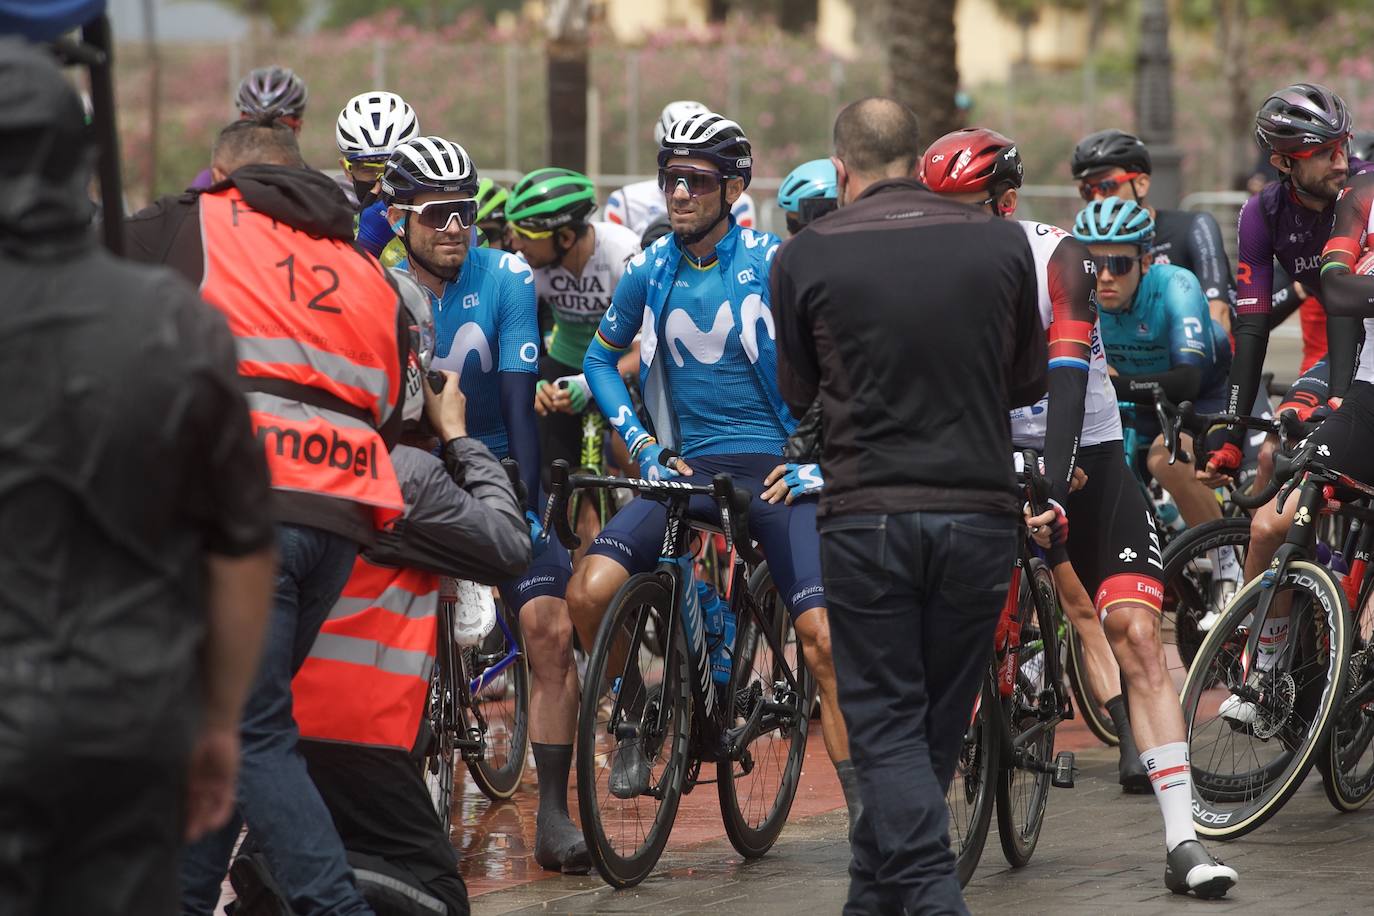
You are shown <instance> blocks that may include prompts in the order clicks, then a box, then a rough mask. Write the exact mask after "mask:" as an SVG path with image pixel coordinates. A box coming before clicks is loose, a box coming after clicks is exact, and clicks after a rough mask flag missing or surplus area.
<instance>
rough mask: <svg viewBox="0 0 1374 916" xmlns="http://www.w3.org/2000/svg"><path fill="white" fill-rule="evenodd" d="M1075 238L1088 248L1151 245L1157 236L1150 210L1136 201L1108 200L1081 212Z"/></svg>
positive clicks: (1106, 198) (1074, 225)
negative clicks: (1108, 245) (1114, 245)
mask: <svg viewBox="0 0 1374 916" xmlns="http://www.w3.org/2000/svg"><path fill="white" fill-rule="evenodd" d="M1073 237H1074V238H1076V239H1078V240H1079V241H1080V242H1083V243H1084V244H1086V245H1095V244H1104V245H1106V244H1122V245H1141V246H1143V245H1148V244H1149V243H1150V240H1151V239H1153V238H1154V237H1155V221H1154V219H1153V217H1151V216H1150V211H1149V210H1146V209H1145V208H1144V207H1142V206H1141V205H1140V204H1138V203H1136V202H1135V201H1133V200H1122V199H1121V198H1119V197H1104V198H1102V199H1101V200H1095V201H1093V202H1092V203H1090V204H1088V205H1087V206H1086V207H1084V208H1083V209H1082V210H1079V211H1078V216H1077V217H1075V218H1074V221H1073Z"/></svg>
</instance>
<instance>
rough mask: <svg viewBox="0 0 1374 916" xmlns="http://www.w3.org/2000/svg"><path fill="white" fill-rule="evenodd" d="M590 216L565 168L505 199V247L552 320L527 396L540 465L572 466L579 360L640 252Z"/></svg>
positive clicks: (589, 197) (580, 398)
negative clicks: (530, 275) (537, 431)
mask: <svg viewBox="0 0 1374 916" xmlns="http://www.w3.org/2000/svg"><path fill="white" fill-rule="evenodd" d="M595 211H596V187H595V186H594V185H593V184H592V181H591V179H590V178H588V177H587V176H586V175H583V174H582V173H580V172H574V171H572V170H571V169H558V168H545V169H538V170H536V171H533V172H530V173H529V174H528V175H526V176H525V177H524V178H521V179H520V180H519V181H517V182H516V183H515V186H514V187H512V188H511V190H510V196H509V198H508V199H507V200H506V221H507V224H508V229H509V232H508V235H507V238H508V239H509V240H510V246H511V250H512V251H515V252H518V253H520V254H522V255H524V257H525V260H526V261H528V262H529V265H530V267H532V268H533V269H534V282H535V289H536V290H537V293H538V296H539V305H540V310H541V312H542V311H544V310H545V309H547V310H548V311H549V313H550V314H551V316H552V319H553V332H552V334H551V335H550V336H549V337H548V338H547V346H546V352H545V353H544V355H543V356H541V357H540V362H539V379H540V380H539V382H538V386H537V388H536V389H535V396H534V409H535V411H536V412H537V413H538V414H539V415H540V417H541V418H542V419H541V439H542V442H541V447H542V449H543V452H542V454H543V456H544V462H545V464H548V463H549V462H551V461H553V460H554V459H556V458H564V459H567V461H568V463H569V464H572V465H576V464H577V460H578V456H579V453H580V450H581V441H582V424H581V421H580V420H579V419H578V417H577V414H579V413H581V412H582V410H583V409H584V408H585V407H586V406H587V402H588V400H589V394H590V392H589V391H588V389H587V384H586V381H585V380H584V379H583V377H582V357H583V356H585V355H586V353H587V345H588V344H589V343H591V339H592V336H593V335H595V334H596V329H597V326H598V325H599V324H600V323H601V316H602V315H604V314H605V313H606V310H607V309H609V308H610V307H611V297H612V295H614V294H615V287H616V284H617V283H619V282H620V277H621V275H622V274H624V272H625V265H626V263H628V262H629V260H630V258H632V257H634V256H635V255H636V254H638V253H639V250H640V248H639V236H637V235H635V233H634V232H632V231H630V230H629V229H626V228H625V227H624V226H617V225H616V224H614V223H608V222H601V221H595V222H593V221H591V215H592V214H593V213H594V212H595ZM479 219H480V217H479ZM560 382H561V383H562V384H559V383H560Z"/></svg>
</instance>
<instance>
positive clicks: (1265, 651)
mask: <svg viewBox="0 0 1374 916" xmlns="http://www.w3.org/2000/svg"><path fill="white" fill-rule="evenodd" d="M1287 642H1288V618H1287V617H1267V618H1265V621H1264V627H1263V628H1262V629H1261V630H1260V638H1259V658H1258V659H1257V660H1256V662H1255V664H1256V666H1257V667H1258V668H1259V670H1261V671H1268V670H1270V669H1271V668H1273V667H1274V663H1275V662H1276V661H1278V660H1279V653H1280V652H1282V651H1283V647H1284V645H1285V644H1286V643H1287Z"/></svg>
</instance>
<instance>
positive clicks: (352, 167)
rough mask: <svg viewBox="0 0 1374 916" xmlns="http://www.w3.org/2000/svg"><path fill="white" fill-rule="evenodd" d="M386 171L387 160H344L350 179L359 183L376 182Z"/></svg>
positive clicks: (345, 169)
mask: <svg viewBox="0 0 1374 916" xmlns="http://www.w3.org/2000/svg"><path fill="white" fill-rule="evenodd" d="M385 170H386V160H385V159H371V160H369V159H359V160H357V161H353V160H349V159H345V160H344V171H346V172H348V175H349V177H350V178H355V179H357V180H358V181H376V180H377V179H378V178H381V177H382V172H383V171H385Z"/></svg>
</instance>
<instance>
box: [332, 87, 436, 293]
mask: <svg viewBox="0 0 1374 916" xmlns="http://www.w3.org/2000/svg"><path fill="white" fill-rule="evenodd" d="M418 136H420V119H419V118H418V117H416V115H415V109H413V108H411V107H410V105H408V104H407V103H406V100H405V99H403V98H401V97H400V96H399V95H397V94H396V93H394V92H382V91H380V90H377V91H373V92H364V93H362V94H360V95H355V96H354V97H353V98H351V99H349V100H348V102H347V103H346V104H345V105H344V107H343V108H342V109H340V111H339V117H338V118H337V119H336V120H335V122H334V145H335V146H337V147H338V149H339V165H340V166H342V167H343V170H344V174H345V175H347V176H348V179H349V181H350V183H351V185H352V188H353V193H354V196H355V197H357V200H358V211H359V213H358V244H359V245H361V246H362V248H363V249H364V250H365V251H367V252H368V253H369V254H371V255H373V256H374V257H377V258H380V259H381V262H382V263H383V264H385V265H386V266H388V267H391V266H392V265H394V264H398V263H400V261H401V260H402V259H404V258H405V246H403V245H401V244H400V243H399V242H398V241H397V240H396V237H395V234H394V233H393V232H392V231H391V224H390V223H388V222H387V220H386V205H385V204H383V203H382V202H381V201H379V200H378V199H377V190H378V188H377V186H378V183H379V182H380V181H381V178H382V170H383V169H384V168H385V167H386V161H387V159H388V158H389V157H390V156H391V153H392V151H393V150H395V149H396V147H398V146H400V145H401V144H402V143H404V142H406V141H407V140H413V139H414V138H416V137H418Z"/></svg>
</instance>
